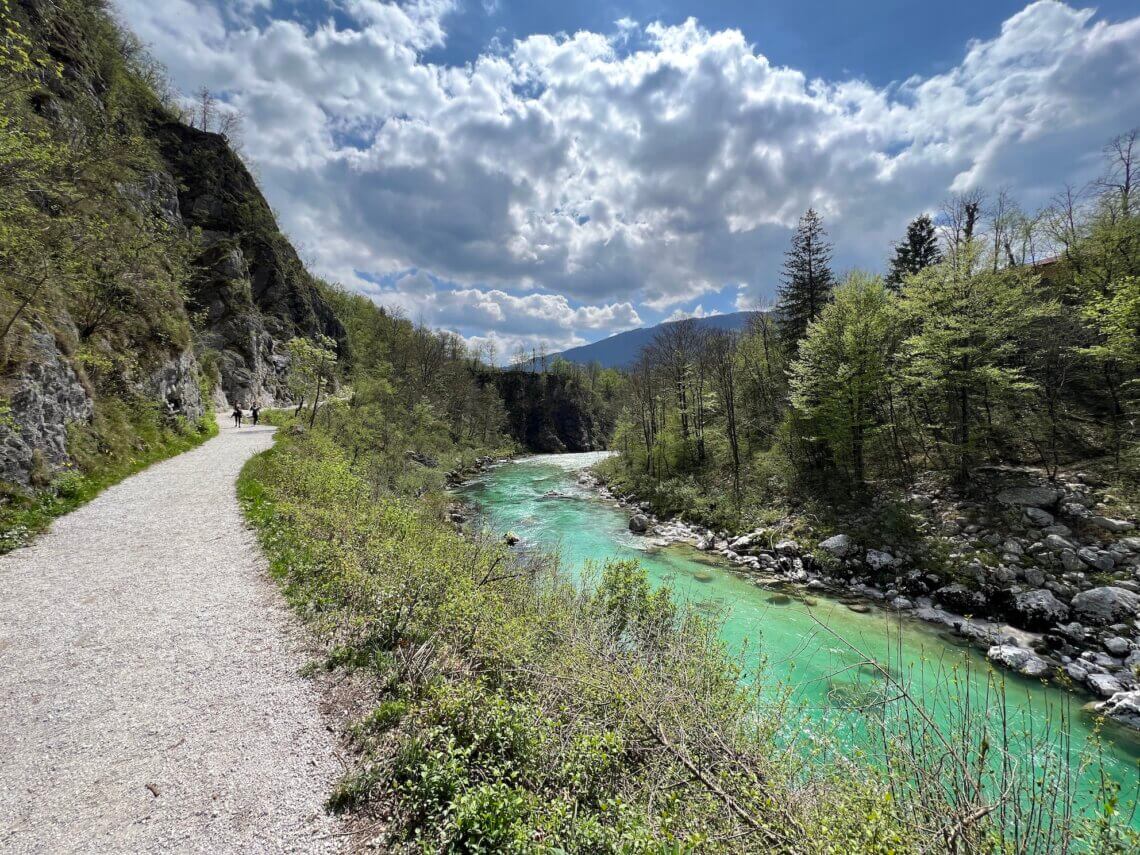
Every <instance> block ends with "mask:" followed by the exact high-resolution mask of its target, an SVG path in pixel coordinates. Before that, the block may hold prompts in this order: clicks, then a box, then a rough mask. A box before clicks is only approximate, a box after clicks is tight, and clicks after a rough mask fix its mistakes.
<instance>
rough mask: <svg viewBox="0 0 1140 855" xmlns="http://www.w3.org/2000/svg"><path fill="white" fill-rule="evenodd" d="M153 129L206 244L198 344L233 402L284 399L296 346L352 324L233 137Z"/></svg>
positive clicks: (201, 258) (340, 338)
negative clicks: (329, 296)
mask: <svg viewBox="0 0 1140 855" xmlns="http://www.w3.org/2000/svg"><path fill="white" fill-rule="evenodd" d="M153 133H154V138H155V140H156V142H157V144H158V147H159V151H160V153H161V155H162V158H163V160H164V161H165V163H166V164H167V166H168V167H169V169H170V174H171V175H172V177H173V179H174V181H175V182H176V184H177V187H178V211H179V214H180V219H181V222H182V224H183V225H184V226H185V227H187V228H188V229H192V230H194V231H195V233H196V234H197V236H198V239H199V248H200V252H199V254H198V255H197V258H196V265H195V266H196V268H197V272H196V274H195V275H194V277H193V279H192V280H191V282H190V290H189V298H190V299H189V308H190V310H191V311H192V312H199V313H202V315H203V328H202V329H201V330H200V332H199V334H198V344H199V348H200V349H206V348H208V349H212V350H215V351H217V352H218V353H219V354H220V363H219V368H220V372H221V383H222V389H223V391H224V394H225V397H226V399H227V400H228V401H230V402H231V403H236V402H242V403H246V402H250V401H253V400H255V399H257V400H261V401H263V402H271V401H277V400H284V399H286V398H287V397H288V393H287V389H286V380H287V376H288V367H289V360H288V356H287V354H286V352H285V344H286V343H287V342H288V340H289V339H290V338H292V337H294V336H313V335H316V334H318V333H320V334H323V335H327V336H329V337H331V338H333V339H335V340H336V341H337V342H338V343H340V344H341V345H343V344H344V338H345V332H344V327H343V326H342V325H341V323H340V321H339V320H338V319H337V318H336V316H335V315H334V314H333V311H332V308H331V307H330V306H329V304H328V302H327V301H326V300H325V299H324V296H323V295H322V294H321V292H320V289H319V286H318V285H317V283H316V282H315V280H314V279H313V278H312V277H311V276H310V275H309V274H308V272H307V271H306V270H305V268H304V265H303V264H302V263H301V260H300V258H298V256H297V252H296V250H295V249H294V248H293V246H292V244H290V243H289V241H288V240H287V239H286V238H285V236H284V235H282V234H281V232H280V230H279V229H278V226H277V222H276V220H275V219H274V217H273V213H272V211H271V210H270V208H269V205H268V203H267V202H266V201H265V198H264V197H263V196H262V194H261V191H260V190H259V189H258V187H257V183H256V182H255V181H254V179H253V176H252V175H250V173H249V170H248V169H247V168H246V166H245V164H244V163H242V161H241V159H240V158H239V157H238V156H237V155H236V154H235V153H234V151H233V150H232V149H231V148H230V146H229V144H228V143H227V142H226V140H225V138H224V137H222V136H220V135H218V134H211V133H205V132H203V131H199V130H196V129H195V128H191V127H188V126H186V125H184V124H182V123H180V122H176V121H169V120H165V121H162V120H159V121H156V122H155V123H154V124H153Z"/></svg>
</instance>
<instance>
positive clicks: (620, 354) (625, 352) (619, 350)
mask: <svg viewBox="0 0 1140 855" xmlns="http://www.w3.org/2000/svg"><path fill="white" fill-rule="evenodd" d="M754 314H756V313H755V312H733V313H732V314H729V315H712V316H711V317H707V318H697V319H696V321H697V325H698V326H699V327H701V328H702V329H718V330H742V329H744V327H745V326H747V324H748V319H749V318H750V317H752V316H753V315H754ZM675 323H677V321H669V322H666V323H663V324H657V326H653V327H641V328H640V329H636V330H629V331H628V332H623V333H618V334H617V335H612V336H610V337H609V338H604V339H602V340H601V341H595V342H594V343H593V344H584V345H582V346H581V347H572V348H570V349H569V350H564V351H562V352H561V353H556V354H554V356H560V357H562V358H563V359H565V360H567V361H569V362H576V363H578V364H580V365H589V364H590V363H592V362H597V363H600V364H601V366H602V367H603V368H628V367H629V366H630V365H632V364H633V363H634V362H636V361H637V357H638V356H639V355H640V353H641V349H642V348H643V347H645V346H646V345H648V344H652V343H653V338H654V336H656V335H657V333H658V331H659V330H661V328H662V327H667V326H669V325H670V324H675ZM552 358H553V357H552Z"/></svg>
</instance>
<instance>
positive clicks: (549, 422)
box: [494, 371, 613, 453]
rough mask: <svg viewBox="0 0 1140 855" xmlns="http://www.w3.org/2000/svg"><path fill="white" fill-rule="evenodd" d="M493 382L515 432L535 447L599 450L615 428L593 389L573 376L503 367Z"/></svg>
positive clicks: (552, 451)
mask: <svg viewBox="0 0 1140 855" xmlns="http://www.w3.org/2000/svg"><path fill="white" fill-rule="evenodd" d="M494 383H495V385H496V386H497V388H498V390H499V394H500V395H501V396H502V398H503V404H504V406H505V408H506V411H507V423H508V425H509V428H510V432H511V436H512V437H514V439H515V440H516V441H518V442H519V443H521V444H523V445H524V446H526V447H527V448H529V449H531V450H532V451H539V452H551V453H562V452H577V451H598V450H601V449H604V448H605V447H606V441H607V438H608V437H609V435H610V434H611V433H612V431H613V424H612V423H608V422H607V420H606V418H605V416H604V414H603V413H602V411H601V408H599V407H598V406H597V404H596V402H595V401H593V400H592V396H591V394H590V392H589V391H588V390H587V389H585V388H584V387H583V386H582V385H581V384H580V383H578V382H577V381H575V380H574V379H573V378H572V377H569V376H564V375H560V374H555V373H547V374H541V373H535V372H530V371H502V372H498V373H497V374H496V375H495V376H494Z"/></svg>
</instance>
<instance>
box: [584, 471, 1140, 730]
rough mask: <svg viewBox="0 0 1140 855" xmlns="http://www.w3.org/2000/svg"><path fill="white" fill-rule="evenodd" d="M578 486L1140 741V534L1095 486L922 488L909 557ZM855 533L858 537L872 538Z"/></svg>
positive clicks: (647, 523) (1007, 483) (846, 537)
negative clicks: (942, 645) (669, 515)
mask: <svg viewBox="0 0 1140 855" xmlns="http://www.w3.org/2000/svg"><path fill="white" fill-rule="evenodd" d="M579 482H580V483H582V484H583V485H588V486H593V487H595V488H596V489H598V490H600V491H601V492H602V494H603V495H605V496H606V497H608V498H611V499H612V500H613V501H615V502H616V503H617V504H618V505H620V506H622V507H626V508H628V509H630V510H631V511H632V513H631V517H630V530H631V531H633V532H635V533H638V534H642V535H644V536H645V537H647V538H651V539H652V540H653V542H654V543H655V544H656V545H661V546H664V545H667V544H670V543H688V544H690V545H692V546H694V547H696V548H697V549H700V550H702V551H705V552H710V553H715V554H717V555H720V556H721V557H723V558H725V559H726V560H728V561H729V562H731V563H732V564H734V565H736V566H737V567H738V568H740V569H741V570H742V571H744V572H747V573H749V574H750V575H754V576H755V577H757V578H758V579H759V580H761V581H764V582H766V583H769V584H781V585H793V586H801V587H802V588H804V589H805V590H806V591H810V590H818V591H828V592H831V593H833V594H837V595H839V596H841V597H843V598H845V599H851V598H855V599H854V600H852V602H851V606H850V607H852V608H861V609H865V608H867V606H866V605H864V604H865V603H871V602H873V603H875V604H876V605H878V606H879V607H882V608H884V609H889V610H892V611H896V612H902V613H907V614H910V615H912V616H913V617H915V618H917V619H919V620H924V621H927V622H930V623H934V624H938V625H940V626H943V627H945V628H947V629H948V630H950V631H952V632H954V633H955V634H957V635H959V636H961V637H963V638H966V639H968V640H969V641H970V642H971V643H973V644H975V645H977V646H979V647H981V648H983V649H985V651H986V655H987V657H988V658H989V660H990V661H991V662H993V663H995V664H996V665H999V666H1001V667H1004V668H1008V669H1010V670H1013V671H1016V672H1018V673H1020V674H1023V675H1025V676H1027V677H1035V678H1042V679H1053V680H1056V681H1058V682H1060V683H1062V684H1065V685H1072V686H1077V687H1081V688H1083V689H1085V690H1087V691H1088V692H1089V693H1091V694H1092V695H1093V696H1094V697H1095V698H1097V699H1098V700H1097V702H1096V705H1095V706H1096V709H1097V711H1099V712H1100V713H1102V714H1104V715H1106V716H1108V717H1110V718H1112V719H1115V720H1117V721H1119V722H1121V723H1123V724H1126V725H1128V726H1131V727H1134V728H1138V729H1140V533H1138V532H1137V527H1136V522H1135V519H1134V518H1132V516H1131V515H1127V514H1122V513H1121V512H1120V511H1121V506H1120V505H1119V504H1118V503H1117V502H1116V501H1115V500H1114V497H1112V496H1111V495H1110V494H1109V493H1107V491H1106V490H1105V489H1104V488H1103V487H1102V486H1101V485H1099V484H1098V482H1097V480H1096V479H1095V478H1094V477H1093V476H1091V475H1087V474H1083V473H1072V474H1069V475H1066V476H1063V477H1059V478H1057V479H1056V480H1052V481H1051V480H1048V479H1046V478H1045V477H1044V476H1043V474H1042V473H1040V472H1037V471H1035V470H1032V469H1027V468H1013V467H990V468H987V469H985V470H982V471H980V472H979V473H978V480H977V483H976V485H975V486H976V491H975V493H973V494H972V495H971V496H970V497H963V496H961V495H959V494H957V493H955V492H954V491H952V490H950V489H949V488H947V487H944V486H943V487H937V486H927V487H919V488H916V489H915V490H914V491H913V492H912V493H911V494H910V495H909V496H907V497H906V500H905V503H904V509H905V513H906V515H907V516H908V518H909V526H908V527H909V528H910V529H911V530H912V531H913V533H914V536H912V537H910V538H908V539H907V541H906V542H905V543H904V542H902V538H896V539H894V541H892V540H891V538H889V537H884V536H883V535H878V536H868V535H864V536H863V537H862V538H860V537H859V536H853V535H852V534H849V533H847V532H844V531H838V532H816V531H812V530H810V529H809V531H811V533H810V534H809V535H804V534H803V530H804V529H805V526H804V524H803V521H802V520H795V519H792V518H790V517H789V518H785V519H783V520H780V521H777V522H776V523H774V524H771V525H767V526H763V527H758V528H753V529H750V530H748V531H743V532H728V531H723V530H720V531H717V530H712V529H709V528H707V527H704V526H701V525H699V524H693V523H689V522H685V521H682V520H679V519H668V520H661V519H658V518H657V517H656V516H654V514H653V509H652V507H651V506H650V505H649V504H648V503H646V502H644V501H641V500H639V499H638V497H636V496H631V495H626V496H615V495H613V494H612V493H611V492H610V491H609V489H608V488H607V487H606V486H605V485H604V484H603V483H601V482H600V481H599V479H598V478H597V476H595V475H594V474H593V473H583V474H582V476H580V478H579ZM859 523H860V521H859V520H852V526H851V530H852V531H866V528H865V527H864V526H861V525H860V524H859ZM793 530H794V531H796V532H797V533H798V534H797V535H796V536H795V537H793V536H790V532H792V531H793ZM825 535H826V536H825Z"/></svg>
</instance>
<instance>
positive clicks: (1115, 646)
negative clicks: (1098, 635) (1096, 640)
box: [1104, 635, 1132, 658]
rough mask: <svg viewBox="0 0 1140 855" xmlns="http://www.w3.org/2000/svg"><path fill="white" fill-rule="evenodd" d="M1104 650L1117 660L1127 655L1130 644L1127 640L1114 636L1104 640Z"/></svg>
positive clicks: (1130, 647)
mask: <svg viewBox="0 0 1140 855" xmlns="http://www.w3.org/2000/svg"><path fill="white" fill-rule="evenodd" d="M1104 649H1105V650H1107V651H1108V652H1109V653H1111V654H1112V655H1113V656H1116V657H1118V658H1119V657H1124V656H1127V655H1128V652H1129V651H1130V650H1131V649H1132V644H1131V642H1129V641H1128V639H1127V638H1121V637H1120V636H1119V635H1114V636H1112V637H1111V638H1106V639H1105V640H1104Z"/></svg>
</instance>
